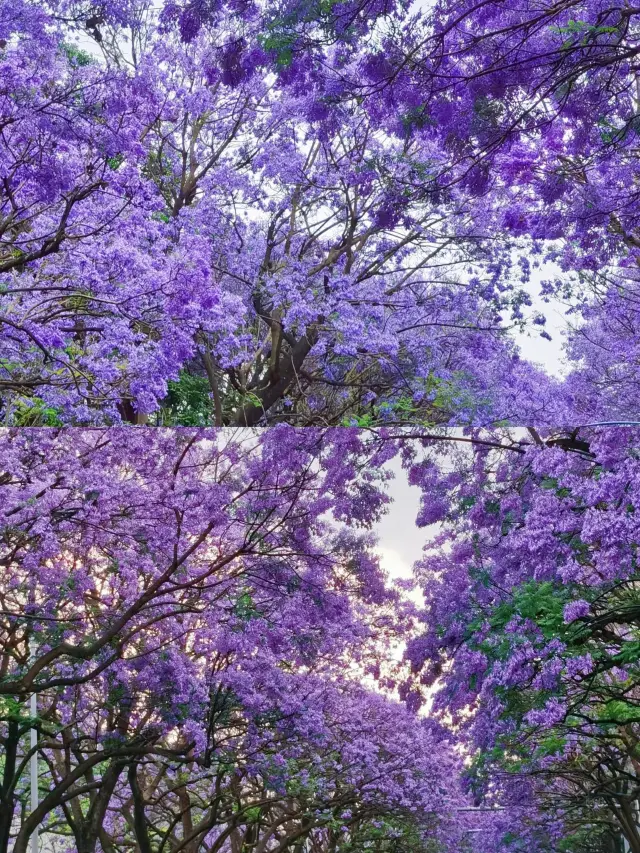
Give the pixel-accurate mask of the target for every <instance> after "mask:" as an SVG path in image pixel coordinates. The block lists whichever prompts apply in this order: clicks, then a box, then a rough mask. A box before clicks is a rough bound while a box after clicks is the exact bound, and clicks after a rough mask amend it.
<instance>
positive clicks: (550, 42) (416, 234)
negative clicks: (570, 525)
mask: <svg viewBox="0 0 640 853" xmlns="http://www.w3.org/2000/svg"><path fill="white" fill-rule="evenodd" d="M408 5H409V4H406V3H393V2H390V0H384V2H364V3H363V2H358V3H355V2H338V3H336V2H328V3H324V2H322V3H317V4H315V3H308V2H298V0H296V1H295V2H294V0H288V2H282V3H277V4H265V5H261V4H258V3H252V2H222V0H221V1H220V2H208V0H202V2H200V0H198V2H195V0H192V1H191V2H185V3H170V4H166V5H165V6H164V7H162V8H158V7H157V6H156V5H154V4H145V3H141V2H138V0H131V2H120V0H110V2H104V3H100V4H95V5H94V4H92V3H91V2H86V3H83V2H68V1H67V0H56V2H52V3H50V4H44V3H39V2H35V0H34V2H26V0H19V2H13V1H12V2H8V0H3V2H2V3H0V40H1V42H2V47H1V48H0V64H1V67H2V80H3V86H2V90H1V91H0V124H1V126H2V129H3V130H2V136H1V138H0V163H1V166H0V169H1V170H2V174H1V176H0V177H1V185H0V217H1V220H0V221H1V222H2V225H1V227H0V323H1V330H0V395H1V400H2V402H1V406H2V409H1V414H2V417H3V420H4V422H5V423H6V424H16V425H56V424H58V425H62V424H68V425H73V424H76V425H82V424H85V425H88V424H96V425H98V424H103V425H104V424H111V423H119V422H123V421H125V422H132V421H133V422H148V423H151V424H156V425H163V424H167V425H172V424H174V425H175V424H182V425H189V424H191V425H206V424H216V425H254V424H262V425H268V424H271V423H276V422H281V421H283V420H285V421H287V422H289V423H292V424H295V425H301V426H306V425H313V424H318V423H323V424H327V423H328V424H333V425H340V424H346V423H352V424H360V425H363V426H366V425H372V424H385V423H386V424H389V423H391V424H394V423H395V424H397V423H412V422H416V421H422V422H424V421H428V422H431V423H441V424H445V423H449V424H454V425H455V424H475V425H478V424H491V423H503V422H509V423H515V424H518V423H523V422H537V423H540V424H543V423H546V424H557V423H571V422H573V423H576V422H581V423H585V422H589V421H592V420H605V419H611V418H612V417H613V416H615V417H616V418H630V417H631V416H632V415H633V413H634V412H636V411H637V398H638V394H637V393H636V385H637V370H636V362H637V352H636V346H637V345H636V337H637V336H636V328H637V322H636V314H637V307H636V304H637V299H636V291H637V278H638V276H637V262H636V261H637V252H638V245H640V243H639V240H640V238H639V237H638V236H637V235H636V229H637V225H638V223H637V222H636V218H637V203H636V198H635V189H634V187H635V186H636V184H637V170H636V158H635V142H634V140H635V134H636V121H635V117H636V104H635V95H634V92H635V89H634V87H633V85H632V84H633V80H634V74H635V70H634V66H633V62H632V60H631V58H630V57H631V55H632V54H633V50H634V48H633V45H634V44H635V42H634V32H635V30H634V27H635V21H636V17H637V15H636V12H635V11H634V10H627V11H625V8H623V7H620V8H617V7H616V6H615V4H614V6H613V7H611V6H610V4H605V3H603V2H593V3H592V2H580V3H577V2H575V0H563V2H562V3H559V4H556V5H554V6H553V7H550V9H549V10H548V11H544V12H541V11H540V9H539V8H538V4H536V3H529V2H528V0H526V2H524V3H521V4H518V7H517V8H515V9H506V8H504V4H502V3H474V2H468V3H467V2H464V3H462V4H460V3H456V4H450V3H446V2H443V3H439V4H437V5H436V6H435V7H434V8H433V9H431V10H427V11H425V12H424V13H423V14H422V15H414V14H413V12H411V11H410V10H409V9H408V8H407V7H408ZM550 261H553V262H554V264H555V267H553V268H554V269H560V270H561V273H560V274H559V276H558V277H557V280H556V279H555V278H553V277H552V278H553V280H548V281H543V282H542V296H541V298H542V299H543V300H544V299H546V300H549V299H552V300H554V301H555V302H556V303H558V302H559V303H566V305H567V307H568V310H569V327H570V330H569V332H568V334H567V341H566V343H567V348H566V353H567V361H568V366H569V371H568V374H567V376H566V378H565V379H563V380H559V379H554V378H551V377H550V376H548V375H547V374H546V373H545V372H544V371H543V370H542V369H541V368H539V367H537V366H536V365H534V364H532V363H530V362H529V361H527V360H526V359H524V358H523V357H522V356H521V355H520V354H519V352H518V349H517V346H516V344H515V337H514V332H515V331H517V330H520V329H528V330H529V331H530V333H531V334H532V335H534V336H536V337H537V336H540V335H542V336H547V335H548V332H547V331H546V330H545V322H544V317H543V316H542V315H541V314H540V311H539V310H538V307H536V308H534V306H533V305H532V294H531V289H532V288H533V287H534V285H533V283H532V278H533V279H535V280H536V281H537V280H539V278H540V275H541V271H542V270H544V269H548V268H551V267H550V265H549V262H550ZM542 274H543V275H544V273H542ZM537 286H538V285H535V287H537Z"/></svg>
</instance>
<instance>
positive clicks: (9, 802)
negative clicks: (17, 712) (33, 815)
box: [0, 720, 20, 853]
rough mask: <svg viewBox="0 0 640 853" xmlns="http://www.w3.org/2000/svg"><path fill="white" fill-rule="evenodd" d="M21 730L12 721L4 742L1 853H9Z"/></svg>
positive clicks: (0, 793)
mask: <svg viewBox="0 0 640 853" xmlns="http://www.w3.org/2000/svg"><path fill="white" fill-rule="evenodd" d="M19 741H20V728H19V726H18V721H17V720H10V721H9V724H8V726H7V737H6V740H5V742H4V772H3V774H2V785H1V786H0V853H8V850H9V838H10V833H11V824H12V823H13V811H14V807H15V797H14V794H13V782H14V775H15V772H16V761H17V755H18V743H19Z"/></svg>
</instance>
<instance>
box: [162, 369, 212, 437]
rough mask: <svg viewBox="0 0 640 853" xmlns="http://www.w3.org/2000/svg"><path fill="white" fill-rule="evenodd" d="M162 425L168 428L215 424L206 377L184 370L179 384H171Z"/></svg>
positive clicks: (163, 412) (165, 402) (164, 407)
mask: <svg viewBox="0 0 640 853" xmlns="http://www.w3.org/2000/svg"><path fill="white" fill-rule="evenodd" d="M162 423H163V425H166V426H209V425H210V424H212V423H213V401H212V399H211V392H210V389H209V383H208V381H207V379H206V378H205V377H203V376H194V375H192V374H191V373H188V372H187V371H186V370H183V371H182V372H181V373H180V378H179V379H178V381H177V382H169V392H168V394H167V397H166V399H165V401H164V406H163V411H162Z"/></svg>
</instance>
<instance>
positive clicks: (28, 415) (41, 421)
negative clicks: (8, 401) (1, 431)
mask: <svg viewBox="0 0 640 853" xmlns="http://www.w3.org/2000/svg"><path fill="white" fill-rule="evenodd" d="M12 418H13V423H14V424H15V425H16V426H18V427H56V426H62V420H61V419H60V413H59V411H58V409H55V408H53V407H52V406H47V405H46V403H45V402H44V400H41V399H40V398H39V397H31V398H29V399H26V400H25V399H23V400H18V401H17V402H16V403H15V408H14V411H13V415H12Z"/></svg>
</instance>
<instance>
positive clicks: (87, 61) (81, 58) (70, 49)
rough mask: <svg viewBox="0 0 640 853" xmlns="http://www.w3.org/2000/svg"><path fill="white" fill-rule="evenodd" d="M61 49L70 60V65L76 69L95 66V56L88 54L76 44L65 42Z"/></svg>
mask: <svg viewBox="0 0 640 853" xmlns="http://www.w3.org/2000/svg"><path fill="white" fill-rule="evenodd" d="M61 48H62V50H63V52H64V53H65V55H66V57H67V59H68V60H69V64H70V65H72V66H74V67H76V68H82V67H84V66H86V65H94V64H95V61H96V60H95V59H94V58H93V56H91V54H90V53H87V51H86V50H82V49H81V48H79V47H77V46H76V45H75V44H67V43H66V42H63V43H62V44H61Z"/></svg>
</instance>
